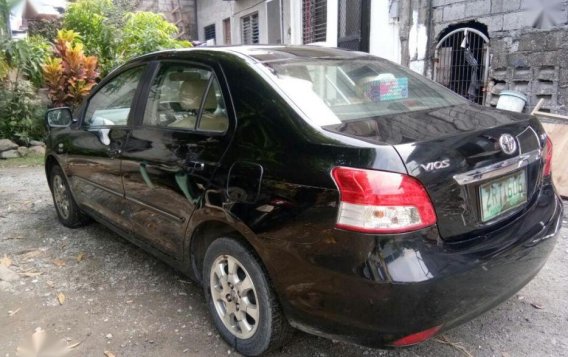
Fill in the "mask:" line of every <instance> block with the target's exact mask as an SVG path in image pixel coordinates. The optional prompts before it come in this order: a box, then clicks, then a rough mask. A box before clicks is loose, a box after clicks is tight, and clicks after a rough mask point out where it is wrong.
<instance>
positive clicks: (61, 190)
mask: <svg viewBox="0 0 568 357" xmlns="http://www.w3.org/2000/svg"><path fill="white" fill-rule="evenodd" d="M53 198H54V200H55V206H56V207H57V210H58V211H59V214H60V215H61V217H63V219H68V218H69V206H70V201H69V192H68V191H67V187H66V186H65V182H64V181H63V178H61V176H59V175H55V176H54V177H53Z"/></svg>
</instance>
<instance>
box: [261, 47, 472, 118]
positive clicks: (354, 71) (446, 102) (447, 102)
mask: <svg viewBox="0 0 568 357" xmlns="http://www.w3.org/2000/svg"><path fill="white" fill-rule="evenodd" d="M264 65H265V66H267V67H268V68H270V70H271V72H272V73H273V75H274V76H275V79H276V83H277V84H278V86H279V87H280V88H281V89H282V90H283V91H284V92H285V93H286V94H287V95H288V96H289V97H290V99H292V101H293V102H295V103H296V105H298V106H299V107H300V109H301V110H302V111H303V112H304V113H305V114H306V115H307V116H308V117H309V118H310V119H311V120H313V121H314V122H315V123H317V124H319V125H322V126H323V125H331V124H339V123H341V122H345V121H350V120H357V119H364V118H371V117H378V116H383V115H392V114H397V113H404V112H413V111H419V110H428V109H435V108H441V107H448V106H453V105H458V104H464V103H467V102H466V100H465V99H464V98H462V97H460V96H458V95H457V94H455V93H453V92H451V91H450V90H448V89H446V88H444V87H442V86H441V85H439V84H437V83H435V82H432V81H430V80H428V79H426V78H424V77H422V76H420V75H418V74H416V73H414V72H412V71H410V70H408V69H405V68H403V67H401V66H399V65H396V64H393V63H391V62H388V61H386V60H382V59H379V58H377V59H361V60H356V59H355V60H354V59H349V60H327V59H316V58H314V59H310V60H301V61H286V62H267V63H264Z"/></svg>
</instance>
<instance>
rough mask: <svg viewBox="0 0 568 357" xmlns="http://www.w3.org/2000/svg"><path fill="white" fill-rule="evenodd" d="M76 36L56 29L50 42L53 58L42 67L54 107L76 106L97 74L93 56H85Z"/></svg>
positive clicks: (94, 80) (96, 62)
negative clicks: (53, 40)
mask: <svg viewBox="0 0 568 357" xmlns="http://www.w3.org/2000/svg"><path fill="white" fill-rule="evenodd" d="M78 38H79V35H78V34H77V33H76V32H74V31H71V30H68V31H65V30H60V31H59V32H58V33H57V39H56V41H55V44H54V57H51V58H49V59H48V60H47V61H46V63H45V64H44V65H43V66H42V68H43V74H44V76H45V83H46V85H47V87H48V89H49V93H48V96H49V99H50V100H51V101H52V103H53V105H54V106H56V107H57V106H69V107H71V108H76V107H77V106H79V105H80V104H81V102H82V101H83V98H84V97H85V96H86V95H87V94H88V93H89V92H90V90H91V89H92V88H93V87H94V86H95V84H96V80H97V78H98V77H99V70H98V61H97V58H96V57H95V56H86V55H85V53H84V50H83V49H84V47H83V44H82V43H80V42H79V41H78Z"/></svg>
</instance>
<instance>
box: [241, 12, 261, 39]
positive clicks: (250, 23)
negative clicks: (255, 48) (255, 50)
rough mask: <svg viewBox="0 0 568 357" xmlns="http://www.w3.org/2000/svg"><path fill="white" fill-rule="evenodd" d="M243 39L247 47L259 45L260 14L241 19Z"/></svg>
mask: <svg viewBox="0 0 568 357" xmlns="http://www.w3.org/2000/svg"><path fill="white" fill-rule="evenodd" d="M241 38H242V43H243V44H245V45H252V44H256V43H259V28H258V13H254V14H250V15H247V16H243V17H241Z"/></svg>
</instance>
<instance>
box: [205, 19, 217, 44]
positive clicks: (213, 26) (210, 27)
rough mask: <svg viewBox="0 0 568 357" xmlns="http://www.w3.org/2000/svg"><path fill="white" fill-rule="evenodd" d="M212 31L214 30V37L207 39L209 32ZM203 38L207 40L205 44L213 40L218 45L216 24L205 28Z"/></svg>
mask: <svg viewBox="0 0 568 357" xmlns="http://www.w3.org/2000/svg"><path fill="white" fill-rule="evenodd" d="M211 29H213V37H212V38H207V31H211ZM203 38H204V39H205V42H207V41H208V40H213V41H215V43H217V28H216V26H215V23H212V24H209V25H206V26H204V27H203Z"/></svg>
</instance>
